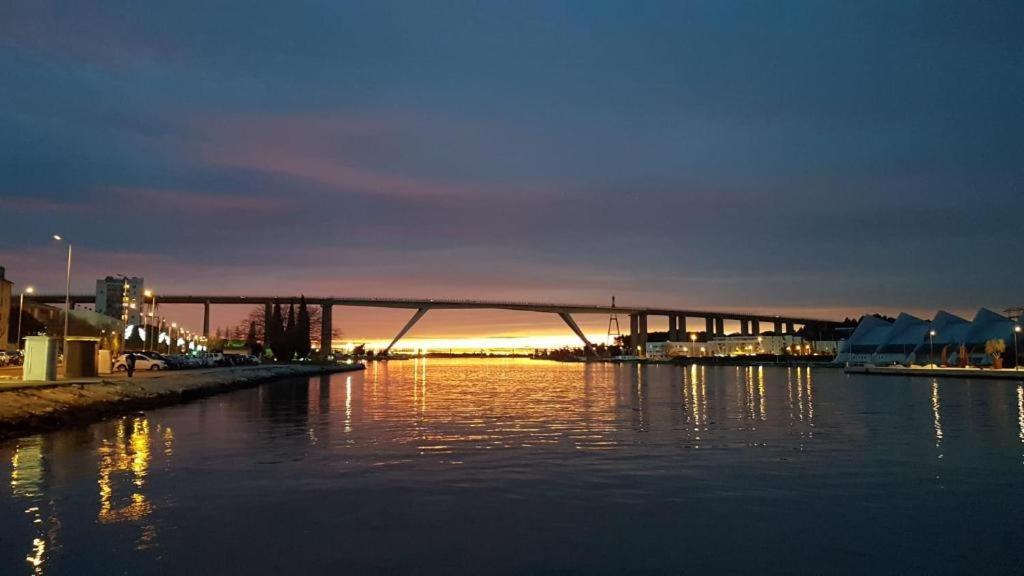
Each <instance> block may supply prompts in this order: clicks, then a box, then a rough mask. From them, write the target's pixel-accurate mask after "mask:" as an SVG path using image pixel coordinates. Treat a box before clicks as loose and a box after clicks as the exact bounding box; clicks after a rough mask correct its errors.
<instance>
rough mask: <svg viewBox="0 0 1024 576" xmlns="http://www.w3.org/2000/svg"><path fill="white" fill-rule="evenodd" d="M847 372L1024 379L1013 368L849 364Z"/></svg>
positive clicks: (1022, 372) (1021, 372) (1023, 374)
mask: <svg viewBox="0 0 1024 576" xmlns="http://www.w3.org/2000/svg"><path fill="white" fill-rule="evenodd" d="M845 372H846V373H847V374H867V375H885V376H924V377H929V378H971V379H985V380H1024V370H1015V369H1013V368H1003V369H998V370H997V369H994V368H951V367H935V368H932V367H928V366H870V365H868V366H849V367H847V368H846V369H845Z"/></svg>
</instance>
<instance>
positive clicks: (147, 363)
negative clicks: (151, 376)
mask: <svg viewBox="0 0 1024 576" xmlns="http://www.w3.org/2000/svg"><path fill="white" fill-rule="evenodd" d="M132 354H134V355H135V370H138V371H141V370H167V362H164V361H163V360H159V359H157V358H153V357H150V356H147V355H146V354H144V353H142V352H132ZM114 370H116V371H118V372H125V371H127V370H128V355H127V354H121V355H120V356H118V357H117V359H116V360H114Z"/></svg>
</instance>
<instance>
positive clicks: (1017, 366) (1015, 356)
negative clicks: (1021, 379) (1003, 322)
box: [1013, 324, 1020, 370]
mask: <svg viewBox="0 0 1024 576" xmlns="http://www.w3.org/2000/svg"><path fill="white" fill-rule="evenodd" d="M1019 335H1020V324H1015V325H1014V326H1013V369H1014V370H1020V354H1019V353H1018V352H1017V336H1019Z"/></svg>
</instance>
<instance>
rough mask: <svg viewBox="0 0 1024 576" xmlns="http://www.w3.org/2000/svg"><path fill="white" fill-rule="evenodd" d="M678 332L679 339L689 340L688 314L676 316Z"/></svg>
mask: <svg viewBox="0 0 1024 576" xmlns="http://www.w3.org/2000/svg"><path fill="white" fill-rule="evenodd" d="M676 334H677V335H678V336H679V341H683V340H689V339H688V338H687V337H686V316H676Z"/></svg>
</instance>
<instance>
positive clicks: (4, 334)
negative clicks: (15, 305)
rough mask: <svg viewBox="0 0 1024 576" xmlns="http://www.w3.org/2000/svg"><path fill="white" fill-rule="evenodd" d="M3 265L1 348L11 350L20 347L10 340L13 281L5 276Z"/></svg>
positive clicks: (0, 272)
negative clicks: (12, 343)
mask: <svg viewBox="0 0 1024 576" xmlns="http://www.w3.org/2000/svg"><path fill="white" fill-rule="evenodd" d="M4 274H5V270H4V267H3V266H0V350H11V349H16V348H17V347H18V345H17V343H15V344H14V345H13V346H12V345H11V343H10V342H9V340H10V334H9V333H8V332H9V330H10V325H11V286H12V285H13V283H12V282H11V281H10V280H8V279H7V278H6V277H5V276H4Z"/></svg>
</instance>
